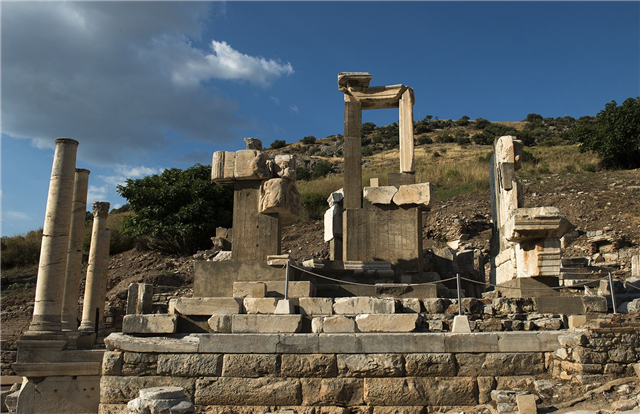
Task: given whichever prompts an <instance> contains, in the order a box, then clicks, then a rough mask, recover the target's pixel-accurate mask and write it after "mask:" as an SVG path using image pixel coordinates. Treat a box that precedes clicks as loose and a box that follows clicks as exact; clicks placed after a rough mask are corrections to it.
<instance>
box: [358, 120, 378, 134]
mask: <svg viewBox="0 0 640 414" xmlns="http://www.w3.org/2000/svg"><path fill="white" fill-rule="evenodd" d="M374 129H376V124H374V123H373V122H365V123H364V124H362V129H361V131H362V136H363V137H364V136H365V135H369V134H370V133H372V132H373V130H374Z"/></svg>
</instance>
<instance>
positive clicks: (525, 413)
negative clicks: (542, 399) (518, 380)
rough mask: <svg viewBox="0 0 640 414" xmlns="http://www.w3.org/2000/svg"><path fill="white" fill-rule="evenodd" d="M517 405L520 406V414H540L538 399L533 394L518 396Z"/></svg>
mask: <svg viewBox="0 0 640 414" xmlns="http://www.w3.org/2000/svg"><path fill="white" fill-rule="evenodd" d="M516 404H517V405H518V412H519V413H522V414H538V408H537V407H536V397H535V396H534V395H531V394H524V395H523V394H518V395H516Z"/></svg>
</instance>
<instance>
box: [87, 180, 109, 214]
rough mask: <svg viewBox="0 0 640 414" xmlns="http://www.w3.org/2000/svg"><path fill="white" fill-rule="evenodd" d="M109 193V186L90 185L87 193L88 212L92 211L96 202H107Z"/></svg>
mask: <svg viewBox="0 0 640 414" xmlns="http://www.w3.org/2000/svg"><path fill="white" fill-rule="evenodd" d="M108 193H109V186H108V185H102V186H95V185H90V186H89V191H88V192H87V210H91V205H92V204H93V203H94V202H96V201H106V200H107V194H108Z"/></svg>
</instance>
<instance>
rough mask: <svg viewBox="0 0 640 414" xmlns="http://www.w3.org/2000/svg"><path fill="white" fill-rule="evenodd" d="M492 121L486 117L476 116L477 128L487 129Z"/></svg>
mask: <svg viewBox="0 0 640 414" xmlns="http://www.w3.org/2000/svg"><path fill="white" fill-rule="evenodd" d="M490 123H491V122H489V121H488V120H486V119H484V118H476V129H485V128H486V127H487V126H488V125H489V124H490Z"/></svg>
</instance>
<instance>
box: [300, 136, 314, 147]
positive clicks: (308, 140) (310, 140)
mask: <svg viewBox="0 0 640 414" xmlns="http://www.w3.org/2000/svg"><path fill="white" fill-rule="evenodd" d="M300 142H302V143H303V144H307V145H311V144H315V143H316V137H314V136H313V135H308V136H306V137H304V138H302V139H301V140H300Z"/></svg>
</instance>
